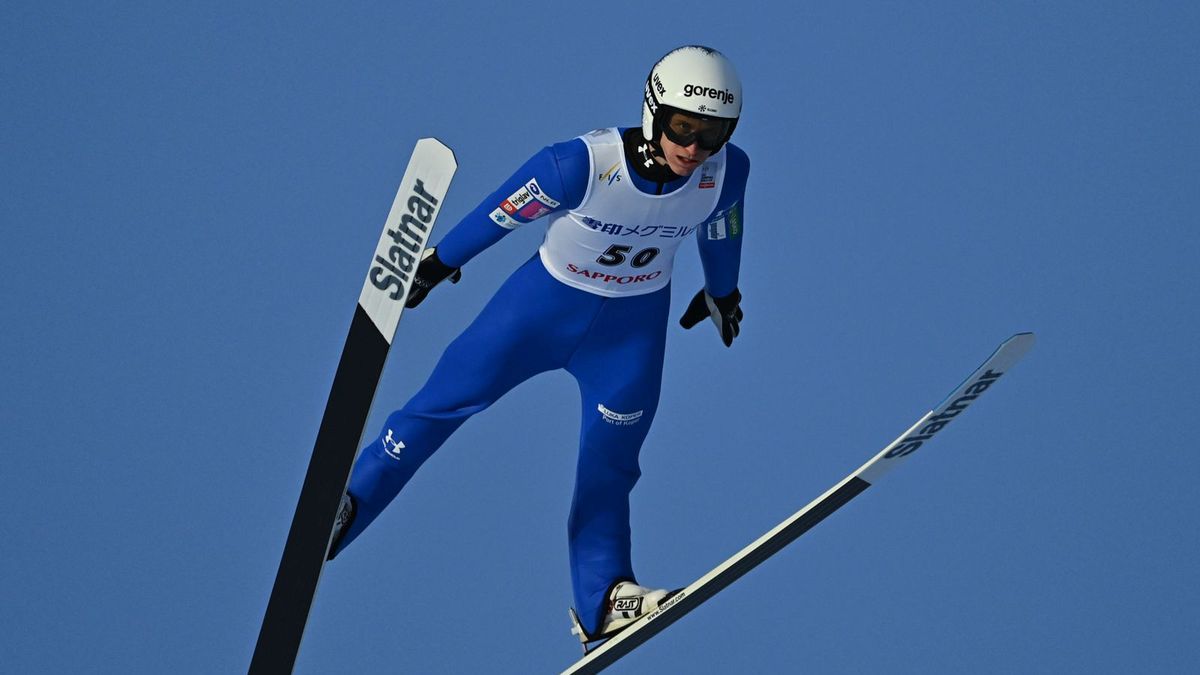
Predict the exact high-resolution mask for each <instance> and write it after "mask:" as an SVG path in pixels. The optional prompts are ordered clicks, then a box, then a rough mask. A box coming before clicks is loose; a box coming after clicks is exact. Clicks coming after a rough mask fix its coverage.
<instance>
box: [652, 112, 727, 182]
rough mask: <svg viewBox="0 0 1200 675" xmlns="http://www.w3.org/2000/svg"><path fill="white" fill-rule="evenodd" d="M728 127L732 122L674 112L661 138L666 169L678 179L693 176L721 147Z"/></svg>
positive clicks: (664, 124)
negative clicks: (667, 167)
mask: <svg viewBox="0 0 1200 675" xmlns="http://www.w3.org/2000/svg"><path fill="white" fill-rule="evenodd" d="M729 125H730V122H729V120H722V119H713V118H709V117H700V116H697V115H689V114H687V113H684V112H672V113H671V115H670V116H669V117H667V118H666V120H665V121H664V123H663V125H662V135H661V136H660V137H659V145H660V146H661V147H662V150H663V155H664V156H665V157H666V159H667V166H669V167H671V171H673V172H674V173H675V174H676V175H678V176H690V175H692V172H693V171H695V170H696V167H698V166H700V165H701V164H702V163H704V160H706V159H708V158H709V157H710V156H712V153H713V150H714V149H715V148H719V147H720V146H721V143H722V142H723V141H724V140H725V138H726V136H727V135H728V132H729Z"/></svg>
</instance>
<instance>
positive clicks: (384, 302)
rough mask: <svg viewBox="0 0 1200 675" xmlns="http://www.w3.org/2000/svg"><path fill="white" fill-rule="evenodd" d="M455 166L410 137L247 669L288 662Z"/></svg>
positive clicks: (433, 144)
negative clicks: (412, 144)
mask: <svg viewBox="0 0 1200 675" xmlns="http://www.w3.org/2000/svg"><path fill="white" fill-rule="evenodd" d="M457 169H458V163H457V162H456V161H455V159H454V153H453V152H452V151H451V150H450V148H448V147H446V146H445V145H443V144H442V143H441V142H439V141H438V140H436V139H433V138H422V139H420V140H419V141H417V146H416V149H415V150H413V154H412V159H410V160H409V163H408V168H407V169H406V170H405V172H404V178H403V180H402V181H401V183H400V189H399V190H398V191H397V192H396V199H395V201H393V203H392V208H391V211H390V212H389V213H388V217H387V220H386V222H385V223H384V226H383V234H382V235H380V237H379V244H378V245H377V246H376V248H375V256H374V258H372V260H371V267H370V271H369V272H368V273H367V279H366V281H365V282H364V283H363V287H362V293H361V294H360V295H359V298H358V305H357V306H356V307H355V310H354V318H353V319H352V320H351V322H350V332H349V333H348V334H347V336H346V344H345V346H344V347H343V349H342V356H341V360H340V361H338V366H337V372H336V374H335V375H334V377H333V387H332V388H331V390H330V392H329V401H328V403H326V405H325V413H324V415H323V416H322V418H321V426H320V429H319V431H318V432H317V440H316V445H315V446H314V448H313V452H312V458H311V459H310V460H309V464H308V473H307V474H306V475H305V477H304V484H303V486H302V487H301V488H300V499H299V502H298V503H297V505H296V513H295V515H294V516H293V518H292V526H291V529H290V530H289V532H288V537H287V543H286V544H285V545H284V549H283V558H282V559H281V560H280V562H279V571H278V573H277V574H276V576H275V585H274V587H273V588H272V589H271V597H270V600H268V602H267V610H266V614H265V616H264V618H263V623H262V629H261V630H260V632H259V634H258V643H257V644H256V645H255V647H254V656H253V657H252V658H251V661H250V673H252V674H256V673H261V674H264V675H265V674H268V673H269V674H271V675H277V674H279V673H290V672H292V669H293V667H294V666H295V663H296V656H297V654H298V653H299V651H300V641H301V640H302V639H303V637H304V627H305V625H306V624H307V623H308V614H309V610H310V609H311V608H312V602H313V597H314V596H315V594H316V591H317V584H318V583H319V582H320V579H321V572H322V570H323V569H324V566H325V557H326V554H327V552H328V549H329V544H330V539H331V538H332V535H333V523H334V517H335V515H336V511H337V507H338V504H339V502H340V500H341V497H342V493H343V492H344V491H345V489H346V485H347V484H348V483H349V480H350V470H351V468H352V467H353V466H354V461H355V459H356V458H357V454H358V450H359V443H360V441H361V438H362V434H363V429H364V427H365V426H366V422H367V416H368V414H369V413H370V411H371V403H372V401H373V400H374V398H375V389H376V386H377V385H378V384H379V377H380V375H381V374H382V372H383V366H384V362H385V361H386V359H387V355H388V350H389V348H390V347H391V343H392V340H393V338H394V337H395V335H396V326H397V325H398V324H399V323H400V314H401V313H402V312H403V311H404V302H405V300H406V299H407V297H408V292H409V289H410V288H411V287H412V277H413V275H414V274H415V272H416V269H417V262H418V261H419V260H420V259H421V253H422V251H423V250H424V249H425V244H426V243H427V242H428V238H429V232H430V230H431V229H432V228H433V223H434V220H435V219H436V218H437V215H438V213H439V211H440V210H441V206H442V202H443V200H444V199H445V196H446V190H447V188H449V187H450V180H451V179H452V178H453V177H454V172H455V171H456V170H457Z"/></svg>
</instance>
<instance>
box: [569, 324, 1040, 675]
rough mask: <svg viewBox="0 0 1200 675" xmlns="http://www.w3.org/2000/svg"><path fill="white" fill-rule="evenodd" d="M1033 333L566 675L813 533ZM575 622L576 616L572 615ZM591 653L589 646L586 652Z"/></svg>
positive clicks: (605, 657)
mask: <svg viewBox="0 0 1200 675" xmlns="http://www.w3.org/2000/svg"><path fill="white" fill-rule="evenodd" d="M1033 342H1034V336H1033V333H1018V334H1017V335H1014V336H1012V337H1011V338H1009V339H1007V340H1005V341H1004V342H1003V343H1001V345H1000V346H999V348H997V349H996V351H995V352H993V353H992V355H991V356H990V357H988V359H987V360H986V361H984V363H983V365H982V366H980V367H979V368H978V369H976V370H975V372H973V373H971V375H970V377H968V378H967V379H966V380H964V381H963V383H962V384H960V385H959V386H958V387H957V388H955V389H954V391H952V392H951V393H950V395H949V396H947V397H946V398H945V399H943V400H942V402H941V403H939V404H938V405H937V406H936V407H934V409H933V410H930V411H929V412H928V413H926V414H925V416H923V417H922V418H921V419H919V420H917V422H916V424H913V425H912V426H911V427H910V428H909V429H908V430H907V431H905V432H904V433H903V434H901V435H900V437H899V438H897V439H896V440H894V441H892V442H891V443H890V444H888V446H887V447H885V448H884V449H883V450H880V451H879V453H878V454H876V455H875V456H874V457H872V458H871V459H870V460H868V461H867V463H866V464H863V465H862V466H861V467H859V468H858V470H857V471H855V472H854V473H852V474H850V475H849V476H846V477H845V478H843V479H842V480H841V482H839V483H838V484H836V485H834V486H833V487H831V488H829V490H828V491H826V492H825V494H823V495H821V496H820V497H817V498H816V499H815V500H813V501H812V502H810V503H809V504H808V505H807V506H805V507H804V508H802V509H800V510H799V511H797V512H796V513H795V514H793V515H792V516H791V517H790V518H788V519H787V520H785V521H783V522H782V523H780V524H779V525H777V526H776V527H775V528H774V529H772V530H771V531H770V532H767V533H766V534H764V535H763V536H761V537H759V538H758V540H757V541H755V542H754V543H752V544H750V545H749V546H747V547H745V548H744V549H742V550H741V551H739V552H738V553H737V554H735V555H734V556H733V557H731V558H729V559H728V560H726V561H725V562H723V563H721V564H720V565H718V566H717V567H716V568H715V569H713V570H712V571H710V572H709V573H708V574H705V575H704V576H703V577H700V578H699V579H697V580H696V581H695V582H693V583H692V584H691V585H690V586H688V587H686V588H684V589H683V590H681V591H679V592H677V593H676V594H675V595H673V596H671V597H669V598H668V599H667V600H666V601H664V602H663V604H662V605H661V606H660V607H659V608H658V609H657V610H655V611H654V612H651V613H650V614H647V615H646V616H644V617H642V618H641V619H639V620H638V621H636V622H635V623H633V624H630V625H629V627H627V628H625V629H624V630H623V631H622V632H620V633H617V634H616V635H615V636H613V637H612V638H609V640H608V641H607V642H604V643H603V644H601V645H600V646H598V647H596V648H594V649H592V650H590V651H586V652H585V654H586V655H585V656H584V657H583V658H582V659H580V660H579V661H577V662H576V663H575V664H574V665H573V666H571V667H570V668H568V669H567V670H564V671H563V675H568V674H570V675H582V674H584V673H598V672H600V671H601V670H603V669H604V668H606V667H608V666H610V665H612V664H613V663H614V662H616V661H617V659H620V658H621V657H622V656H624V655H626V654H628V653H629V652H631V651H633V650H634V649H635V648H636V647H638V646H639V645H641V644H642V643H644V642H646V641H647V640H649V639H650V638H652V637H654V636H655V635H657V634H658V633H660V632H662V631H663V629H665V628H666V627H667V626H670V625H671V624H673V623H675V622H676V621H678V620H679V619H681V618H683V616H684V615H686V614H687V613H688V612H690V611H692V610H693V609H696V608H697V607H699V606H700V604H701V603H703V602H704V601H705V600H708V599H709V598H711V597H713V596H714V595H716V594H717V593H719V592H720V591H721V590H723V589H724V588H725V587H726V586H729V585H730V584H731V583H733V582H734V581H737V580H738V579H739V578H741V576H742V575H744V574H746V573H747V572H749V571H750V570H752V569H754V568H755V567H757V566H758V565H760V564H761V563H762V562H764V561H765V560H766V559H767V558H770V557H771V556H773V555H775V554H776V553H778V552H779V551H780V550H782V549H783V547H785V546H787V545H788V544H790V543H791V542H792V541H794V540H795V539H797V538H798V537H799V536H800V535H802V534H804V533H805V532H807V531H809V530H810V529H812V528H813V527H814V526H815V525H816V524H817V523H819V522H821V521H822V520H824V519H825V518H826V517H827V516H829V515H830V514H831V513H833V512H834V511H837V510H838V509H839V508H841V507H842V506H845V505H846V504H847V503H848V502H849V501H850V500H852V499H854V498H855V497H857V496H858V495H860V494H862V493H863V491H864V490H866V489H867V488H869V487H871V485H873V484H875V483H876V482H878V481H879V480H880V479H881V478H883V476H884V475H885V474H887V473H888V472H889V471H891V470H892V469H894V468H895V467H896V466H897V465H899V464H900V463H901V462H902V461H904V460H905V459H906V458H908V457H909V456H910V455H912V454H913V453H914V452H916V451H917V449H919V448H921V447H922V446H923V445H925V444H926V443H928V442H929V441H931V440H932V439H933V437H934V436H935V435H936V434H937V433H938V432H939V431H941V430H942V429H943V428H945V427H946V425H948V424H949V423H950V422H951V421H953V420H954V419H956V418H957V417H958V416H959V415H961V414H962V412H963V411H964V410H966V409H967V407H968V406H969V405H970V404H971V403H972V402H974V401H975V399H976V398H978V397H979V396H980V395H981V394H983V392H985V391H987V390H988V389H989V388H990V387H991V386H992V385H993V384H995V383H996V381H997V380H998V379H999V378H1000V376H1002V375H1003V374H1004V373H1006V372H1007V371H1008V369H1009V368H1011V367H1012V366H1013V365H1014V364H1016V363H1017V361H1019V360H1020V359H1021V357H1023V356H1024V355H1025V353H1026V352H1028V351H1029V348H1030V347H1032V346H1033ZM571 614H572V620H573V621H574V620H575V619H574V612H571ZM586 649H587V647H586V645H585V650H586Z"/></svg>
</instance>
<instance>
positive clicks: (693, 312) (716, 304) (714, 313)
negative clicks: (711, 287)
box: [679, 288, 742, 347]
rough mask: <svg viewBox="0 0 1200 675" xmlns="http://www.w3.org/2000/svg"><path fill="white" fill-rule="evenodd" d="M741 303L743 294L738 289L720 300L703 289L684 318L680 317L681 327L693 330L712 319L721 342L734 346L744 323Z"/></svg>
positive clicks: (684, 314) (693, 300) (727, 345)
mask: <svg viewBox="0 0 1200 675" xmlns="http://www.w3.org/2000/svg"><path fill="white" fill-rule="evenodd" d="M741 301H742V294H741V293H740V292H739V291H738V289H736V288H735V289H733V292H732V293H730V294H729V295H724V296H721V297H719V298H714V297H713V296H711V295H709V294H708V291H706V290H704V289H701V290H700V292H699V293H697V294H696V297H694V298H692V302H691V304H689V305H688V308H687V310H685V311H684V313H683V316H681V317H679V325H680V326H683V327H684V328H691V327H692V326H695V325H696V324H698V323H700V322H701V321H703V320H704V319H705V318H706V317H707V318H711V319H712V321H713V324H714V325H716V327H717V332H718V333H720V334H721V342H724V343H725V346H726V347H729V346H730V345H732V344H733V338H735V337H737V335H738V332H739V328H738V324H740V323H741V321H742V308H741V307H739V306H738V304H739V303H741Z"/></svg>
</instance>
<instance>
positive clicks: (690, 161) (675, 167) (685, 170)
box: [658, 134, 712, 176]
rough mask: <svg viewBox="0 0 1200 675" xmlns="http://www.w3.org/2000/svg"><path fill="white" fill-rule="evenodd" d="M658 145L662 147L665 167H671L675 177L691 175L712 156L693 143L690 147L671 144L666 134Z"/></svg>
mask: <svg viewBox="0 0 1200 675" xmlns="http://www.w3.org/2000/svg"><path fill="white" fill-rule="evenodd" d="M658 144H659V145H660V146H661V147H662V151H663V157H665V158H666V160H667V166H669V167H671V171H672V172H674V173H675V175H676V176H690V175H692V172H693V171H695V170H696V167H698V166H700V165H701V164H703V163H704V160H706V159H708V158H709V156H710V155H711V154H712V153H711V152H709V151H708V150H701V149H700V145H699V144H698V143H697V142H695V141H693V142H692V144H691V145H688V146H683V145H679V144H677V143H674V142H672V141H671V139H669V138H667V135H666V134H663V135H662V138H660V139H659V142H658Z"/></svg>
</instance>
